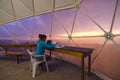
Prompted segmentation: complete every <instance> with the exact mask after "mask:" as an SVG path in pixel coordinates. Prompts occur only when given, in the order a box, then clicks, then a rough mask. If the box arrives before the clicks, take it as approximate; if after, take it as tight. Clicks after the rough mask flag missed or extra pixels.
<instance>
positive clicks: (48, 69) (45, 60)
mask: <svg viewBox="0 0 120 80" xmlns="http://www.w3.org/2000/svg"><path fill="white" fill-rule="evenodd" d="M44 61H45V65H46V68H47V72H49V68H48V63H47V60H46V57H45V56H44Z"/></svg>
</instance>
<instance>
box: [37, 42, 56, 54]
mask: <svg viewBox="0 0 120 80" xmlns="http://www.w3.org/2000/svg"><path fill="white" fill-rule="evenodd" d="M54 47H55V45H50V44H47V43H46V42H44V41H43V40H39V41H38V42H37V49H36V51H35V55H43V54H44V52H45V49H46V48H47V49H52V48H54Z"/></svg>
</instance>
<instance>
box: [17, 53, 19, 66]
mask: <svg viewBox="0 0 120 80" xmlns="http://www.w3.org/2000/svg"><path fill="white" fill-rule="evenodd" d="M17 64H19V55H17Z"/></svg>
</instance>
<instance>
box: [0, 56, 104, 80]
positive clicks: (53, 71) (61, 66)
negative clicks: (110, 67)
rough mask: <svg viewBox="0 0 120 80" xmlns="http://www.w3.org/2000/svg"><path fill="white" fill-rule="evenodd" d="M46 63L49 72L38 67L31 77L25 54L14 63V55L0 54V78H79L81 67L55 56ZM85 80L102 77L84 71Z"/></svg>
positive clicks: (71, 79) (12, 79) (4, 79)
mask: <svg viewBox="0 0 120 80" xmlns="http://www.w3.org/2000/svg"><path fill="white" fill-rule="evenodd" d="M48 65H49V70H50V72H49V73H47V72H45V71H43V70H42V69H41V68H38V69H37V71H36V77H35V78H34V79H33V78H32V73H31V71H30V68H29V57H28V56H27V55H26V56H25V57H24V61H23V62H21V63H19V64H17V63H16V57H12V56H0V80H80V74H81V73H80V71H81V68H80V67H78V66H76V65H73V64H71V63H68V62H66V61H63V60H60V59H57V58H53V59H52V60H50V61H48ZM85 80H102V79H100V78H99V77H97V76H96V75H94V74H92V75H91V76H88V74H87V72H85Z"/></svg>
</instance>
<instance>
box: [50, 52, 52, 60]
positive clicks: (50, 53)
mask: <svg viewBox="0 0 120 80" xmlns="http://www.w3.org/2000/svg"><path fill="white" fill-rule="evenodd" d="M51 53H52V51H51V50H50V60H51V59H52V55H51Z"/></svg>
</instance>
